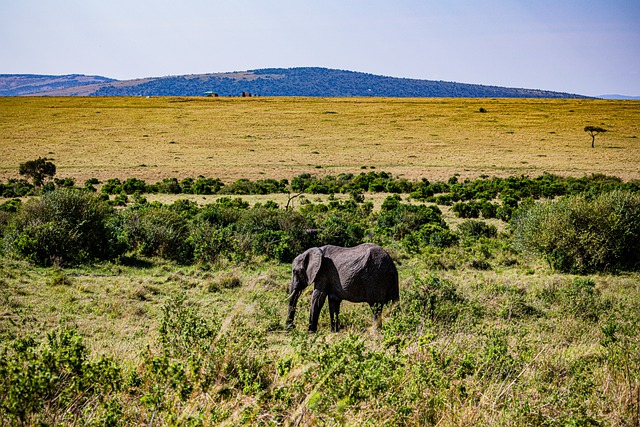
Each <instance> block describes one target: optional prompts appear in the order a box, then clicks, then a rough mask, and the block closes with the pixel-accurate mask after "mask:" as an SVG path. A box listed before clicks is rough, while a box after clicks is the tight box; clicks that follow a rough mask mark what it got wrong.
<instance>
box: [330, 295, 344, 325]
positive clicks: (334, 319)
mask: <svg viewBox="0 0 640 427" xmlns="http://www.w3.org/2000/svg"><path fill="white" fill-rule="evenodd" d="M341 302H342V301H341V300H339V299H332V298H331V297H329V315H330V317H331V330H332V331H333V332H338V331H339V330H340V303H341Z"/></svg>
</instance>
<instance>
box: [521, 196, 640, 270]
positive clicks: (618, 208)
mask: <svg viewBox="0 0 640 427" xmlns="http://www.w3.org/2000/svg"><path fill="white" fill-rule="evenodd" d="M511 227H512V229H513V238H514V246H515V247H516V248H517V249H519V250H521V251H524V252H529V253H535V254H539V255H541V256H543V257H544V258H545V259H546V260H547V262H548V263H549V265H550V266H551V267H552V268H554V269H557V270H559V271H562V272H570V273H588V272H595V271H607V270H618V269H630V270H634V269H637V268H638V267H639V266H640V195H638V194H634V193H629V192H625V191H613V192H610V193H604V194H601V195H599V196H596V197H594V198H588V197H586V196H584V195H579V196H568V197H565V198H563V199H560V200H557V201H548V202H544V203H529V204H527V205H525V206H523V207H522V208H521V209H520V210H519V211H518V212H517V213H516V215H515V216H514V217H513V218H512V220H511Z"/></svg>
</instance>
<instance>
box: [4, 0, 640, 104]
mask: <svg viewBox="0 0 640 427" xmlns="http://www.w3.org/2000/svg"><path fill="white" fill-rule="evenodd" d="M302 66H304V67H307V66H314V67H327V68H337V69H343V70H351V71H362V72H367V73H372V74H380V75H386V76H394V77H409V78H419V79H430V80H447V81H457V82H463V83H479V84H489V85H499V86H510V87H525V88H535V89H547V90H556V91H563V92H572V93H579V94H583V95H604V94H613V93H615V94H623V95H636V96H637V95H640V1H639V0H480V1H478V0H438V1H436V0H388V1H386V0H385V1H383V0H272V1H270V0H226V1H221V0H0V73H4V74H23V73H29V74H96V75H102V76H106V77H112V78H116V79H130V78H138V77H150V76H165V75H180V74H199V73H210V72H225V71H241V70H247V69H257V68H271V67H275V68H281V67H282V68H289V67H302Z"/></svg>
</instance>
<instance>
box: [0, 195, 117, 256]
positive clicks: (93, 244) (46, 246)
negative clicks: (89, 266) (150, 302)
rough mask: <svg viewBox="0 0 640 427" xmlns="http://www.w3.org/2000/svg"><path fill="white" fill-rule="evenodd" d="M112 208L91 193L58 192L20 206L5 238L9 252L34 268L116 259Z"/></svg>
mask: <svg viewBox="0 0 640 427" xmlns="http://www.w3.org/2000/svg"><path fill="white" fill-rule="evenodd" d="M112 215H113V210H112V208H111V207H110V206H109V205H108V204H107V203H105V202H104V201H102V200H100V199H99V198H98V197H97V196H96V195H94V194H93V193H89V192H87V191H82V190H75V189H60V190H55V191H51V192H48V193H45V194H43V195H42V197H41V198H39V199H31V200H29V201H28V202H26V203H24V204H23V205H22V207H21V208H20V210H19V211H18V213H17V214H16V215H15V216H14V217H13V218H12V220H11V222H10V224H9V226H8V231H7V233H6V236H5V245H6V246H7V248H8V250H9V251H10V252H13V253H15V254H17V255H18V256H20V257H23V258H26V259H28V260H30V261H32V262H34V263H36V264H38V265H52V264H75V263H82V262H90V261H93V260H96V259H110V258H113V257H115V256H116V255H118V253H119V252H120V248H119V247H118V246H117V245H116V236H115V233H114V230H113V229H112V228H111V226H110V218H111V217H112Z"/></svg>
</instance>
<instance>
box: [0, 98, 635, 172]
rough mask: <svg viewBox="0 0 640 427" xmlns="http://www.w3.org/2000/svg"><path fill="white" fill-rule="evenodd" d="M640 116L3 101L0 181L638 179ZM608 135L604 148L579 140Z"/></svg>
mask: <svg viewBox="0 0 640 427" xmlns="http://www.w3.org/2000/svg"><path fill="white" fill-rule="evenodd" d="M481 108H483V109H485V110H486V113H480V112H479V111H480V109H481ZM639 118H640V103H638V102H633V101H602V100H521V99H515V100H508V99H378V98H371V99H369V98H363V99H317V98H251V99H246V98H2V99H0V179H3V180H6V179H7V178H10V177H16V176H17V170H18V165H19V164H20V163H21V162H24V161H26V160H30V159H32V158H35V157H38V156H46V157H50V158H54V159H55V164H56V165H57V166H58V176H60V177H71V178H74V179H76V181H77V182H82V181H84V180H86V179H88V178H92V177H96V178H98V179H107V178H114V177H117V178H120V179H124V178H128V177H136V178H141V179H145V180H148V181H151V182H153V181H154V180H160V179H162V178H166V177H169V176H176V177H178V178H183V177H187V176H192V177H195V176H198V175H204V176H207V177H213V178H220V179H222V180H223V181H225V182H229V181H233V180H235V179H239V178H249V179H258V178H276V179H282V178H288V179H291V177H293V176H295V175H298V174H300V173H303V172H314V173H316V174H318V175H321V174H338V173H340V172H359V171H361V170H362V168H363V167H367V168H370V167H375V168H377V170H384V171H388V172H391V173H393V174H394V175H398V176H402V177H405V178H408V179H416V178H419V177H426V178H428V179H430V180H438V179H442V180H444V179H447V178H448V177H450V176H451V175H453V174H454V173H459V174H460V175H461V177H463V178H466V177H471V178H477V177H478V176H480V175H482V174H486V175H489V176H502V177H504V176H509V175H516V176H519V175H522V174H524V175H530V176H537V175H540V174H542V173H543V172H550V173H555V174H559V175H572V176H578V177H579V176H583V175H586V174H590V173H604V174H609V175H615V176H618V177H621V178H623V179H637V178H640V168H638V166H637V165H638V164H640V143H639V142H638V136H639V135H640V120H639ZM586 125H595V126H601V127H604V128H606V129H608V130H609V131H608V132H607V133H606V134H603V135H600V136H599V137H598V138H597V141H596V148H595V149H592V148H591V147H590V138H589V136H588V135H587V134H586V133H585V132H584V131H583V128H584V126H586Z"/></svg>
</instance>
